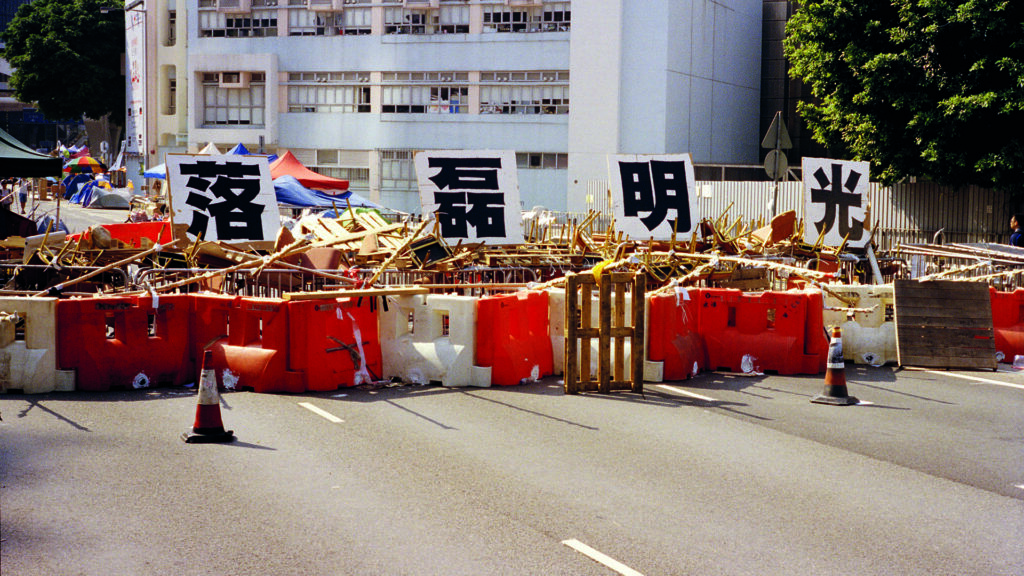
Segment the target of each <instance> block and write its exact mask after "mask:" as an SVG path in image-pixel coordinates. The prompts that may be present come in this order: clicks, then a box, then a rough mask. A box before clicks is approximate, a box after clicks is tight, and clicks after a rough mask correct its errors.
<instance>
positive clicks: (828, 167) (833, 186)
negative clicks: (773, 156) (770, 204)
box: [800, 158, 871, 248]
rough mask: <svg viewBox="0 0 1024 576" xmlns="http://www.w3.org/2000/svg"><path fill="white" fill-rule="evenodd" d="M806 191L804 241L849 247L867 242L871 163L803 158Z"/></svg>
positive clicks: (860, 246) (862, 245)
mask: <svg viewBox="0 0 1024 576" xmlns="http://www.w3.org/2000/svg"><path fill="white" fill-rule="evenodd" d="M800 165H801V168H802V171H803V184H804V186H803V188H804V242H806V243H808V244H815V243H816V242H817V241H818V239H819V238H822V240H823V243H824V245H825V246H839V245H841V244H842V243H843V240H844V239H845V240H846V245H847V246H848V247H850V248H863V247H864V246H865V245H866V244H867V242H868V236H869V234H867V233H866V232H865V230H864V218H865V216H864V214H865V209H866V207H867V200H868V196H867V193H868V188H869V174H870V170H871V163H870V162H854V161H852V160H832V159H830V158H804V159H803V160H802V162H801V164H800Z"/></svg>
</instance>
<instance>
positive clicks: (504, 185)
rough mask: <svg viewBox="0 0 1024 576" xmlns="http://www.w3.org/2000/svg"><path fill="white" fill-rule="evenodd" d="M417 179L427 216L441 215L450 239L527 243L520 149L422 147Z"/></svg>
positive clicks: (424, 211)
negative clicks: (521, 199)
mask: <svg viewBox="0 0 1024 576" xmlns="http://www.w3.org/2000/svg"><path fill="white" fill-rule="evenodd" d="M416 179H417V181H418V182H419V189H420V204H421V206H422V208H423V216H424V217H427V215H429V214H433V215H434V216H435V217H436V218H437V222H438V224H439V226H440V228H441V236H442V237H443V238H444V239H445V240H447V241H449V242H451V241H453V240H469V241H473V242H485V243H487V244H522V243H523V224H522V217H521V215H520V212H521V210H520V207H519V183H518V181H517V179H516V154H515V152H514V151H512V150H497V151H495V150H436V151H428V152H419V153H417V154H416Z"/></svg>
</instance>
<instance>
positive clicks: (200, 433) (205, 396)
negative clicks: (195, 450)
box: [181, 350, 235, 444]
mask: <svg viewBox="0 0 1024 576" xmlns="http://www.w3.org/2000/svg"><path fill="white" fill-rule="evenodd" d="M181 439H182V440H184V441H185V442H188V443H189V444H207V443H214V442H219V443H226V442H234V440H235V435H234V432H232V431H231V430H224V423H223V422H222V421H221V419H220V392H218V391H217V372H216V371H215V370H214V369H213V352H212V351H210V350H207V351H205V352H204V353H203V369H202V372H201V373H200V377H199V401H198V403H197V404H196V420H195V423H193V424H192V429H191V430H189V431H187V432H185V433H184V434H182V435H181Z"/></svg>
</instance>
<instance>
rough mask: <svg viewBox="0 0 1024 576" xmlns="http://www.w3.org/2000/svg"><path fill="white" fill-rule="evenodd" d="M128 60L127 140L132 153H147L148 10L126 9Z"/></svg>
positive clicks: (126, 59) (128, 148)
mask: <svg viewBox="0 0 1024 576" xmlns="http://www.w3.org/2000/svg"><path fill="white" fill-rule="evenodd" d="M124 26H125V64H126V67H127V70H126V71H125V73H126V74H127V75H128V81H127V82H126V90H127V91H128V94H126V98H125V102H126V103H127V106H128V113H127V114H126V115H125V140H126V141H127V145H128V146H127V151H128V153H129V154H141V155H143V156H145V154H146V150H147V148H146V147H147V146H148V145H149V144H148V142H146V13H145V12H143V11H141V10H138V9H136V10H125V11H124Z"/></svg>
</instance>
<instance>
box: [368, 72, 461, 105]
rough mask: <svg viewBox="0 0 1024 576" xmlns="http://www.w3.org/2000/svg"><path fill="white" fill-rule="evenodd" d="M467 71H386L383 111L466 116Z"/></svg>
mask: <svg viewBox="0 0 1024 576" xmlns="http://www.w3.org/2000/svg"><path fill="white" fill-rule="evenodd" d="M468 82H469V74H468V73H466V72H386V73H385V74H384V86H383V88H382V91H381V102H382V106H381V111H382V112H384V113H386V114H391V113H398V114H466V113H468V112H469V106H468V101H469V86H468Z"/></svg>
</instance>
